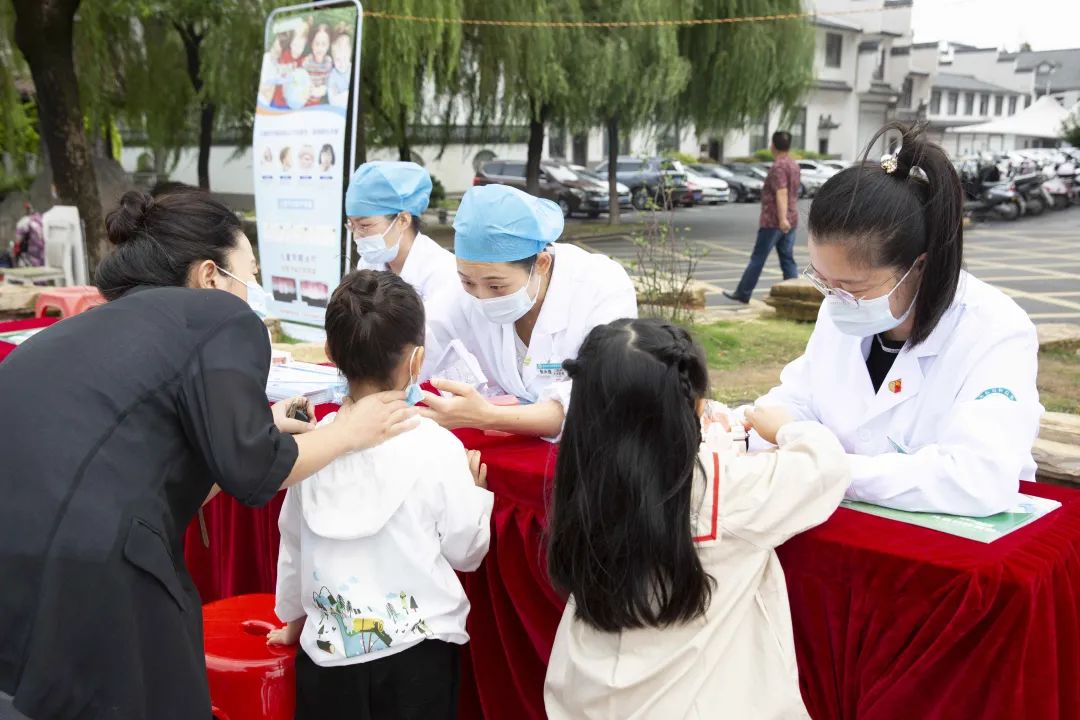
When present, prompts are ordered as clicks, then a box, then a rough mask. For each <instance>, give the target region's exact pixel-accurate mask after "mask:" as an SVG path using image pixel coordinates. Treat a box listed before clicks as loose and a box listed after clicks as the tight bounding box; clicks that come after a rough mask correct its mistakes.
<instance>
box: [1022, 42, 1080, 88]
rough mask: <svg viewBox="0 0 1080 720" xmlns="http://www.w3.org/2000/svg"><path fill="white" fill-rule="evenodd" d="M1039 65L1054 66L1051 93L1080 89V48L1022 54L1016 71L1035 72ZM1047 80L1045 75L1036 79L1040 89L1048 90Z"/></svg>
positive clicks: (1050, 78)
mask: <svg viewBox="0 0 1080 720" xmlns="http://www.w3.org/2000/svg"><path fill="white" fill-rule="evenodd" d="M1039 63H1053V64H1054V72H1053V73H1052V74H1051V75H1050V76H1049V80H1050V92H1060V91H1062V90H1077V89H1080V48H1073V49H1071V50H1043V51H1040V52H1022V53H1019V57H1017V59H1016V69H1017V71H1018V72H1023V71H1028V70H1030V71H1035V70H1037V68H1038V67H1039ZM1046 80H1047V76H1045V75H1036V77H1035V83H1036V84H1037V85H1038V86H1039V88H1040V89H1045V88H1046Z"/></svg>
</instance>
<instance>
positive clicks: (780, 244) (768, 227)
mask: <svg viewBox="0 0 1080 720" xmlns="http://www.w3.org/2000/svg"><path fill="white" fill-rule="evenodd" d="M769 150H770V151H771V152H772V155H773V165H772V167H771V168H769V175H768V177H767V178H765V186H764V187H763V188H762V190H761V220H760V222H759V223H758V234H757V241H756V242H755V243H754V252H753V253H752V254H751V255H750V263H749V264H748V265H747V266H746V270H744V271H743V275H742V279H741V280H740V281H739V286H738V287H737V288H735V292H727V291H726V290H725V291H724V297H726V298H728V299H729V300H734V301H736V302H740V303H743V304H745V303H748V302H750V295H751V293H753V292H754V287H755V286H756V285H757V282H758V278H759V277H761V269H762V268H763V267H765V261H766V260H767V259H768V258H769V253H770V252H772V249H773V248H776V254H777V255H778V256H779V257H780V270H781V272H783V273H784V279H785V280H791V279H792V278H797V277H798V276H799V269H798V268H797V267H796V266H795V255H794V249H795V228H796V226H797V225H798V224H799V208H798V206H797V204H796V203H797V202H798V198H799V186H800V184H801V180H800V178H799V164H798V163H797V162H795V161H794V160H793V159H792V158H791V154H790V152H789V151H790V150H791V133H789V132H786V131H784V130H778V131H777V132H774V133H773V136H772V145H770V146H769Z"/></svg>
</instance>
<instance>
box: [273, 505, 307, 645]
mask: <svg viewBox="0 0 1080 720" xmlns="http://www.w3.org/2000/svg"><path fill="white" fill-rule="evenodd" d="M302 513H303V510H302V508H301V507H300V492H299V490H288V491H286V493H285V502H284V503H282V505H281V514H280V515H279V516H278V530H279V531H280V532H281V543H280V545H279V546H278V573H277V589H276V591H275V596H276V597H275V604H274V612H275V614H277V616H278V618H279V619H280V620H281V621H282V622H287V623H291V622H293V621H294V620H295V621H298V622H300V624H301V626H303V620H304V618H305V617H306V615H307V613H306V612H305V611H304V606H303V603H302V602H301V600H300V598H301V597H302V593H303V590H302V585H301V580H300V523H301V521H302Z"/></svg>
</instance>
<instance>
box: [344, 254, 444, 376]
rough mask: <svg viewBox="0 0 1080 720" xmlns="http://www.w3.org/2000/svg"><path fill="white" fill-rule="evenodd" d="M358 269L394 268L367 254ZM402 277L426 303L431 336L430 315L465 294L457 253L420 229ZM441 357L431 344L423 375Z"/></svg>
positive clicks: (357, 266)
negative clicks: (369, 258) (376, 262)
mask: <svg viewBox="0 0 1080 720" xmlns="http://www.w3.org/2000/svg"><path fill="white" fill-rule="evenodd" d="M356 269H357V270H382V271H387V270H389V269H390V266H389V265H386V264H381V265H372V264H371V263H368V262H364V258H362V257H361V258H360V261H359V262H358V263H357V264H356ZM400 277H401V279H402V280H404V281H405V282H407V283H409V284H410V285H412V286H413V289H414V290H416V293H417V294H418V295H419V296H420V300H421V301H423V303H424V314H425V316H426V320H427V323H428V324H427V336H428V337H429V338H430V337H431V334H432V333H431V325H430V319H431V316H432V313H433V312H435V309H436V308H438V307H441V306H443V305H445V304H447V303H450V302H452V301H453V299H454V298H455V297H457V296H458V295H463V294H464V293H465V291H464V290H462V289H461V280H460V279H458V273H457V260H456V259H455V258H454V254H453V253H451V252H450V251H449V250H446V249H445V248H443V247H442V246H440V245H439V244H438V243H437V242H435V241H434V240H432V239H431V238H429V237H428V236H427V235H424V234H423V233H420V234H418V235H417V236H416V239H415V240H414V241H413V246H412V247H411V248H409V254H408V255H407V256H405V264H404V265H402V266H401V276H400ZM438 359H439V352H438V350H437V348H432V347H428V349H427V352H426V353H425V354H424V366H423V369H422V370H421V373H420V375H421V377H423V378H427V377H428V376H429V374H430V372H431V365H432V363H434V362H435V361H436V360H438Z"/></svg>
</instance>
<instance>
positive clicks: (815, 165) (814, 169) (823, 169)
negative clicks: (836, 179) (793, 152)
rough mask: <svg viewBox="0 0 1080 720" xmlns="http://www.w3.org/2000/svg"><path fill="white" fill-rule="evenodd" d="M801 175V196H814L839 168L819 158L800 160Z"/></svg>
mask: <svg viewBox="0 0 1080 720" xmlns="http://www.w3.org/2000/svg"><path fill="white" fill-rule="evenodd" d="M797 162H798V163H799V175H800V179H801V180H802V191H801V192H800V193H799V197H814V196H815V195H817V191H818V190H819V189H820V188H821V186H822V185H824V184H825V181H826V180H828V179H829V178H831V177H832V176H833V175H835V174H836V173H837V172H839V171H838V170H836V169H835V168H831V167H829V166H828V165H823V164H822V163H819V162H818V161H817V160H799V161H797Z"/></svg>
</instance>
